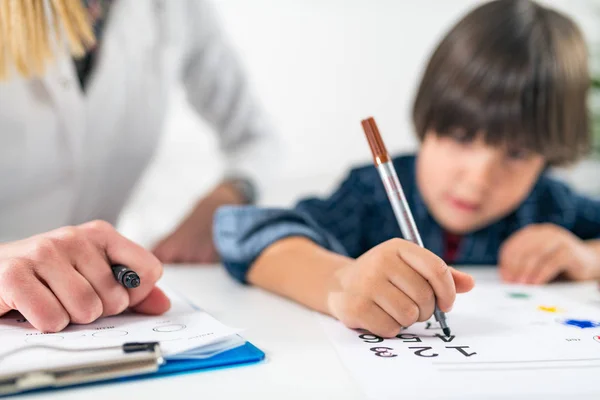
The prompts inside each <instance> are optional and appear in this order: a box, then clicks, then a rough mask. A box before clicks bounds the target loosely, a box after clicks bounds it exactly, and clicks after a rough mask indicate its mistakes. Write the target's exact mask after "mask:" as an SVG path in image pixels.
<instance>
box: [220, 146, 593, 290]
mask: <svg viewBox="0 0 600 400" xmlns="http://www.w3.org/2000/svg"><path fill="white" fill-rule="evenodd" d="M415 160H416V156H414V155H408V156H400V157H396V158H394V159H393V163H394V167H395V168H396V171H397V173H398V177H399V180H400V182H401V184H402V187H403V189H404V193H405V196H406V199H407V201H408V203H409V206H410V208H411V210H412V213H413V216H414V219H415V223H416V225H417V228H418V229H419V232H420V233H421V237H422V239H423V244H424V245H425V247H426V248H427V249H429V250H430V251H432V252H433V253H435V254H436V255H438V256H440V257H442V256H443V254H444V250H445V249H444V246H445V243H444V231H443V229H442V227H441V226H440V225H439V224H438V223H437V222H436V221H435V220H434V218H433V217H432V216H431V214H430V213H429V211H428V209H427V207H426V206H425V203H424V202H423V198H422V197H421V194H420V193H419V190H418V188H417V183H416V177H415ZM538 223H552V224H556V225H559V226H561V227H563V228H565V229H567V230H569V231H571V232H573V233H574V234H575V235H577V236H578V237H579V238H581V239H583V240H586V239H594V238H598V237H599V236H600V201H597V200H592V199H588V198H585V197H582V196H580V195H578V194H576V193H574V192H573V191H572V190H571V189H569V188H568V187H567V186H566V185H565V184H563V183H561V182H558V181H556V180H554V179H552V178H550V177H549V176H547V175H546V174H545V173H544V174H542V175H541V176H540V178H539V179H538V181H537V182H536V184H535V185H534V187H533V188H532V190H531V192H530V193H529V195H528V196H527V198H526V199H525V200H524V201H523V203H522V204H521V205H520V206H519V207H518V208H517V209H516V210H515V211H513V212H512V213H510V214H509V215H506V216H505V217H503V218H501V219H500V220H498V221H496V222H494V223H492V224H491V225H489V226H487V227H484V228H482V229H479V230H477V231H475V232H471V233H468V234H465V235H464V236H463V237H462V239H461V242H460V245H459V248H458V251H457V254H456V258H455V260H453V263H454V264H456V265H495V264H497V262H498V252H499V249H500V246H501V244H502V243H503V242H504V241H505V240H506V239H507V238H508V237H509V236H510V235H511V234H513V233H514V232H516V231H517V230H519V229H521V228H523V227H524V226H526V225H529V224H538ZM291 236H301V237H306V238H308V239H310V240H312V241H314V242H315V243H317V244H318V245H320V246H322V247H324V248H326V249H328V250H331V251H334V252H336V253H340V254H344V255H347V256H350V257H353V258H356V257H359V256H360V255H362V254H363V253H364V252H366V251H368V250H369V249H371V248H372V247H374V246H376V245H378V244H380V243H382V242H384V241H386V240H389V239H392V238H397V237H402V233H401V232H400V228H399V226H398V223H397V222H396V219H395V217H394V214H393V211H392V208H391V206H390V203H389V201H388V198H387V195H386V192H385V189H384V187H383V184H382V182H381V179H380V177H379V174H378V172H377V169H376V168H375V167H374V166H373V165H370V166H365V167H361V168H356V169H353V170H352V171H351V172H350V174H349V175H348V177H347V178H346V179H345V180H344V182H343V183H342V184H341V186H340V187H339V188H338V189H337V191H335V193H333V195H332V196H331V197H329V198H326V199H322V198H307V199H304V200H302V201H300V202H299V203H298V204H297V205H296V206H295V207H294V208H293V209H277V208H261V207H255V206H225V207H221V208H220V209H219V210H218V211H217V213H216V216H215V221H214V238H215V244H216V247H217V250H218V251H219V254H220V255H221V259H222V261H223V263H224V265H225V267H226V268H227V270H228V271H229V273H230V274H231V275H232V276H233V277H234V278H236V279H238V280H240V281H241V282H246V274H247V273H248V270H249V269H250V267H251V266H252V263H253V262H254V260H255V259H256V258H257V257H258V256H259V255H260V254H261V252H262V251H263V250H264V249H265V248H267V247H269V246H270V245H271V244H273V243H274V242H276V241H278V240H281V239H283V238H286V237H291ZM281 267H282V268H285V265H282V266H281Z"/></svg>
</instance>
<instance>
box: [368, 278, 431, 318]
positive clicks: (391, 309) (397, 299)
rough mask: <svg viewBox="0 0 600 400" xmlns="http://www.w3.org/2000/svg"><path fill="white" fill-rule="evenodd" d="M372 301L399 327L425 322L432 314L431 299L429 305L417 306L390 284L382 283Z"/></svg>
mask: <svg viewBox="0 0 600 400" xmlns="http://www.w3.org/2000/svg"><path fill="white" fill-rule="evenodd" d="M430 291H431V289H430ZM432 297H433V296H432ZM373 300H374V301H375V304H377V305H378V306H379V307H381V309H382V310H383V311H385V312H386V313H388V315H389V316H391V317H392V318H394V320H396V322H397V323H398V324H399V325H400V326H411V325H412V324H414V323H415V322H417V321H426V320H428V319H429V317H430V316H431V314H433V304H434V303H433V298H432V301H431V304H424V305H421V306H419V305H418V304H416V303H415V301H413V300H412V299H411V298H410V297H408V296H407V295H406V294H404V293H402V292H401V291H400V290H398V288H397V287H396V286H394V285H392V284H391V283H390V282H384V283H383V284H382V285H381V287H378V288H377V291H376V292H375V294H374V295H373Z"/></svg>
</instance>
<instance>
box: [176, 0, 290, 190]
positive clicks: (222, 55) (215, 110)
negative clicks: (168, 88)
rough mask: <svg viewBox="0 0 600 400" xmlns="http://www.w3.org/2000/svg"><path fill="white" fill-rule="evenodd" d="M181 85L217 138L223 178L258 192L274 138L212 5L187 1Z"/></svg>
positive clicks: (270, 165)
mask: <svg viewBox="0 0 600 400" xmlns="http://www.w3.org/2000/svg"><path fill="white" fill-rule="evenodd" d="M186 11H187V20H186V22H187V24H188V27H189V28H188V29H186V32H187V37H186V40H187V42H188V43H187V46H186V47H187V49H186V50H187V51H184V59H183V69H182V74H183V85H184V89H185V92H186V94H187V98H188V101H189V102H190V104H191V105H192V107H193V108H194V109H195V110H196V111H197V112H198V113H199V114H200V115H201V116H202V117H203V118H204V120H205V121H206V122H208V124H209V125H210V126H211V127H212V128H213V129H214V131H215V132H216V134H217V137H218V142H219V145H220V148H221V150H222V152H223V154H224V155H225V164H226V166H227V167H226V172H225V173H226V176H227V177H243V178H248V179H250V180H251V181H252V182H253V183H254V185H255V186H256V189H257V191H258V193H260V192H261V190H263V189H264V187H265V186H266V185H268V182H269V181H270V180H271V179H272V178H273V177H274V176H273V172H274V171H276V170H277V169H278V168H274V166H275V165H276V157H277V155H278V154H279V147H280V146H279V138H278V136H277V135H275V133H274V130H273V128H272V127H271V125H270V122H269V121H268V117H267V115H266V113H265V112H264V110H263V108H262V106H261V105H260V103H259V102H258V100H257V98H256V97H255V96H254V94H253V93H252V91H251V89H250V85H249V83H248V77H247V76H246V75H245V71H244V68H243V65H242V64H241V63H240V61H239V59H238V57H237V54H236V53H235V50H234V49H233V48H232V47H231V46H230V44H229V43H228V40H227V37H226V35H225V33H224V30H223V29H222V26H221V25H220V24H221V20H220V19H219V17H218V15H217V13H216V11H215V9H214V6H213V4H211V3H210V2H209V1H206V0H188V2H187V10H186Z"/></svg>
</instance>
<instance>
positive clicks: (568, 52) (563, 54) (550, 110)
mask: <svg viewBox="0 0 600 400" xmlns="http://www.w3.org/2000/svg"><path fill="white" fill-rule="evenodd" d="M589 86H590V74H589V70H588V58H587V49H586V44H585V41H584V38H583V34H582V33H581V31H580V30H579V28H578V27H577V25H576V24H575V23H574V22H573V21H572V20H571V19H569V18H568V17H566V16H564V15H563V14H560V13H558V12H556V11H553V10H550V9H548V8H545V7H542V6H540V5H539V4H536V3H534V2H533V1H530V0H497V1H492V2H490V3H486V4H484V5H482V6H480V7H478V8H476V9H474V10H473V11H471V12H470V13H469V14H467V15H466V16H465V17H464V18H463V19H462V20H461V21H459V22H458V23H457V24H456V25H455V26H454V27H453V28H452V29H451V30H450V32H449V33H448V34H447V35H446V37H445V38H444V39H443V40H442V41H441V43H440V44H439V45H438V47H437V49H436V50H435V52H434V53H433V55H432V56H431V59H430V61H429V64H428V65H427V69H426V70H425V73H424V75H423V78H422V81H421V85H420V87H419V90H418V93H417V97H416V99H415V104H414V109H413V122H414V125H415V128H416V131H417V133H418V135H419V138H420V139H421V140H422V139H423V138H424V136H425V134H426V133H427V132H428V131H430V130H431V131H433V132H435V133H436V134H438V135H440V136H446V135H451V134H453V133H454V132H455V131H456V130H458V131H464V134H466V135H467V139H470V138H474V137H475V135H477V134H479V133H483V135H484V137H485V140H486V142H487V143H489V144H492V145H506V144H510V146H511V147H512V146H516V147H519V148H525V149H528V150H531V151H534V152H536V153H539V154H542V155H543V156H544V157H545V158H546V160H547V162H548V164H549V165H562V164H567V163H570V162H573V161H576V160H577V159H578V158H580V157H581V156H582V155H584V154H585V153H586V152H587V151H589V149H590V147H591V135H590V132H589V114H588V111H587V105H586V103H587V94H588V90H589Z"/></svg>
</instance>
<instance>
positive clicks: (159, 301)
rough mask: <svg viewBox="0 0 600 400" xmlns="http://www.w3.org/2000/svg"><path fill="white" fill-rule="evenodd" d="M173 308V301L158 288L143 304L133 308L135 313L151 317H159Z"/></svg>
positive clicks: (151, 292) (152, 291)
mask: <svg viewBox="0 0 600 400" xmlns="http://www.w3.org/2000/svg"><path fill="white" fill-rule="evenodd" d="M169 308H171V301H170V300H169V298H168V297H167V295H166V294H165V293H164V292H163V291H162V290H161V289H160V288H158V287H156V286H155V287H154V288H153V289H152V290H151V291H150V293H149V294H148V296H146V298H145V299H144V300H142V302H141V303H139V304H138V305H136V306H135V307H132V309H133V310H134V311H135V312H139V313H142V314H150V315H159V314H163V313H165V312H167V311H168V310H169Z"/></svg>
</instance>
